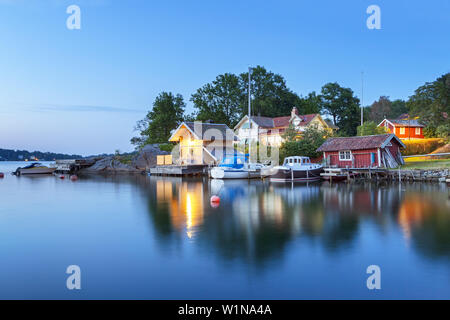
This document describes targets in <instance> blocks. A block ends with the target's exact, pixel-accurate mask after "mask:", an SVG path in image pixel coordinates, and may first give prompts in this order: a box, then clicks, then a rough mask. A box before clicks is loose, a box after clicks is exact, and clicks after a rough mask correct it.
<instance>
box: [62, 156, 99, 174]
mask: <svg viewBox="0 0 450 320" xmlns="http://www.w3.org/2000/svg"><path fill="white" fill-rule="evenodd" d="M96 160H97V159H69V160H55V164H56V170H55V172H56V173H62V174H73V173H76V172H78V171H79V170H81V169H84V168H87V167H90V166H92V165H93V164H94V163H95V162H96Z"/></svg>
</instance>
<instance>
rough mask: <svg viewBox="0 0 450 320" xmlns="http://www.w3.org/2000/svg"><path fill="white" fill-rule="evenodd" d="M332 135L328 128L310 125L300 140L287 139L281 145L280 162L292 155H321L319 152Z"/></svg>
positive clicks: (312, 156)
mask: <svg viewBox="0 0 450 320" xmlns="http://www.w3.org/2000/svg"><path fill="white" fill-rule="evenodd" d="M329 136H330V133H329V132H328V131H326V130H320V129H318V128H315V127H308V128H306V130H305V131H304V132H303V134H302V138H301V139H299V140H295V139H294V140H286V141H284V142H283V144H282V145H281V147H280V162H283V161H284V158H286V157H290V156H306V157H311V158H316V157H318V156H320V152H317V151H316V150H317V148H319V147H320V146H321V145H322V144H323V143H324V142H325V140H326V139H327V138H328V137H329Z"/></svg>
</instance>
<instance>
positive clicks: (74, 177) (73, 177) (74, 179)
mask: <svg viewBox="0 0 450 320" xmlns="http://www.w3.org/2000/svg"><path fill="white" fill-rule="evenodd" d="M70 180H72V181H77V180H78V176H77V175H76V174H73V175H71V176H70Z"/></svg>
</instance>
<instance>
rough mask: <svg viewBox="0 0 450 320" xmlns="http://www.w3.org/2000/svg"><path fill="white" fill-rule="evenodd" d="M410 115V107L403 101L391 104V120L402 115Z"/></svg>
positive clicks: (395, 101)
mask: <svg viewBox="0 0 450 320" xmlns="http://www.w3.org/2000/svg"><path fill="white" fill-rule="evenodd" d="M404 113H408V107H407V106H406V101H405V100H402V99H396V100H394V101H392V103H391V114H390V115H389V118H391V119H396V118H398V117H399V116H400V115H402V114H404Z"/></svg>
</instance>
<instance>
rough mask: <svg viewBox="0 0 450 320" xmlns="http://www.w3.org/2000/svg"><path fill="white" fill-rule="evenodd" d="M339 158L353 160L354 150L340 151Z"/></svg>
mask: <svg viewBox="0 0 450 320" xmlns="http://www.w3.org/2000/svg"><path fill="white" fill-rule="evenodd" d="M339 160H340V161H351V160H352V152H351V151H339Z"/></svg>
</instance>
